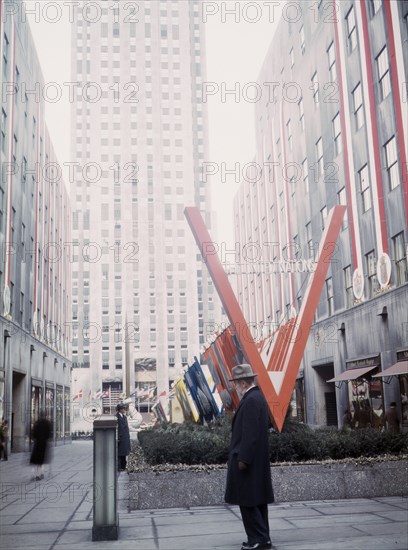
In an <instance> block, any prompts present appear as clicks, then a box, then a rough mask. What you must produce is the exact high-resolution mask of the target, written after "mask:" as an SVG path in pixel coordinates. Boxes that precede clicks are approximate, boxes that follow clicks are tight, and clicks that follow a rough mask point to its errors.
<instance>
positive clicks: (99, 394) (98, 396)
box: [95, 390, 102, 399]
mask: <svg viewBox="0 0 408 550" xmlns="http://www.w3.org/2000/svg"><path fill="white" fill-rule="evenodd" d="M101 397H102V390H98V391H97V392H95V399H100V398H101Z"/></svg>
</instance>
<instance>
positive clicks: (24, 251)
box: [0, 0, 71, 452]
mask: <svg viewBox="0 0 408 550" xmlns="http://www.w3.org/2000/svg"><path fill="white" fill-rule="evenodd" d="M25 15H26V13H25V6H24V4H23V3H21V2H18V1H17V0H8V1H7V2H0V40H1V42H0V65H1V84H2V86H1V88H2V104H1V127H0V417H1V418H5V419H6V420H7V421H8V424H9V427H10V447H11V450H12V451H17V452H21V451H28V450H29V449H30V439H31V437H32V434H31V430H32V427H33V425H34V423H35V421H36V420H37V419H38V417H39V416H40V414H41V413H44V414H46V416H47V418H48V419H49V420H50V422H51V424H52V427H53V434H52V439H53V441H54V442H58V444H60V443H63V442H66V441H69V440H70V372H71V368H70V367H71V362H70V361H71V345H70V320H71V314H70V309H71V298H70V287H71V282H70V265H69V258H68V256H67V254H66V244H67V243H69V241H70V240H71V237H70V225H71V212H70V203H69V194H68V191H67V187H66V185H65V182H64V180H63V178H62V175H61V170H60V165H59V163H58V159H57V156H56V154H55V151H54V145H53V142H52V137H51V136H50V134H49V132H48V127H47V124H46V120H45V101H44V95H43V94H44V91H45V81H44V77H43V74H42V71H41V67H40V61H39V59H38V55H37V51H36V48H35V45H34V41H33V38H32V34H31V30H30V25H29V23H28V21H27V18H26V16H25Z"/></svg>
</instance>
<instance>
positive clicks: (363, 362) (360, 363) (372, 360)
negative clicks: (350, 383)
mask: <svg viewBox="0 0 408 550" xmlns="http://www.w3.org/2000/svg"><path fill="white" fill-rule="evenodd" d="M380 365H381V356H380V354H378V355H371V357H363V358H362V359H352V360H351V361H346V369H364V368H365V367H377V366H380Z"/></svg>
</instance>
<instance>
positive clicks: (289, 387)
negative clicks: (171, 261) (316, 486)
mask: <svg viewBox="0 0 408 550" xmlns="http://www.w3.org/2000/svg"><path fill="white" fill-rule="evenodd" d="M345 210H346V207H345V206H342V205H338V206H335V207H334V208H333V209H332V210H331V211H330V212H329V215H328V217H327V219H326V228H325V230H324V232H323V235H322V238H321V241H320V245H319V251H318V254H317V257H316V259H315V271H314V272H313V273H312V274H311V275H310V278H309V282H308V285H307V288H306V292H305V295H304V297H303V300H302V305H301V307H300V311H299V313H298V315H297V316H296V317H295V318H294V319H291V320H290V322H289V323H286V325H284V327H281V329H280V330H279V332H278V334H277V338H276V341H275V343H274V346H273V348H272V349H271V353H267V352H266V353H259V350H258V348H257V345H256V344H255V342H254V340H253V338H252V335H251V332H250V330H249V328H248V325H247V322H246V320H245V318H244V315H243V313H242V310H241V308H240V306H239V303H238V300H237V298H236V296H235V294H234V291H233V290H232V287H231V285H230V282H229V280H228V277H227V274H226V273H225V271H224V268H223V267H222V264H221V262H220V260H219V258H218V255H217V247H216V246H215V245H214V243H213V242H212V240H211V237H210V234H209V233H208V230H207V228H206V226H205V223H204V220H203V218H202V216H201V214H200V211H199V210H198V208H196V207H188V208H186V209H185V211H184V213H185V216H186V218H187V221H188V223H189V225H190V228H191V230H192V232H193V235H194V237H195V240H196V242H197V245H198V247H199V249H200V252H201V255H202V257H203V260H204V262H205V263H206V265H207V268H208V271H209V273H210V275H211V278H212V280H213V283H214V285H215V288H216V289H217V292H218V294H219V296H220V299H221V302H222V305H223V306H224V309H225V312H226V314H227V316H228V319H229V321H230V323H231V325H232V326H233V328H234V331H235V333H236V336H237V338H238V340H239V343H240V346H241V348H242V351H243V353H244V355H245V357H246V359H247V361H248V363H250V364H251V365H252V368H253V370H254V372H256V373H257V375H258V384H259V387H260V388H261V390H262V393H263V394H264V396H265V399H266V401H267V402H268V406H269V409H270V412H271V416H272V421H273V423H274V426H275V428H276V429H277V430H278V431H281V429H282V426H283V422H284V420H285V416H286V411H287V409H288V405H289V401H290V398H291V395H292V392H293V388H294V387H295V382H296V376H297V374H298V371H299V367H300V364H301V361H302V357H303V353H304V350H305V347H306V343H307V339H308V337H309V333H310V329H311V326H312V323H313V318H314V315H315V312H316V309H317V306H318V303H319V299H320V294H321V291H322V288H323V285H324V282H325V279H326V275H327V271H328V269H329V265H330V262H331V259H332V256H333V252H334V249H335V246H336V241H337V237H338V235H339V232H340V228H341V223H342V220H343V216H344V212H345Z"/></svg>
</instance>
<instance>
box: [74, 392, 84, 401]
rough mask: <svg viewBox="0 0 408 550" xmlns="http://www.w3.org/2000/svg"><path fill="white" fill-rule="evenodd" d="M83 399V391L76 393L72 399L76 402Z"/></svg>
mask: <svg viewBox="0 0 408 550" xmlns="http://www.w3.org/2000/svg"><path fill="white" fill-rule="evenodd" d="M81 398H82V390H79V392H78V393H76V394H75V395H74V397H73V398H72V401H76V400H77V399H81Z"/></svg>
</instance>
